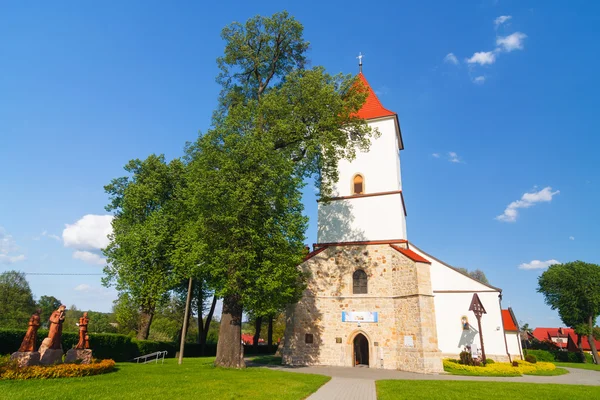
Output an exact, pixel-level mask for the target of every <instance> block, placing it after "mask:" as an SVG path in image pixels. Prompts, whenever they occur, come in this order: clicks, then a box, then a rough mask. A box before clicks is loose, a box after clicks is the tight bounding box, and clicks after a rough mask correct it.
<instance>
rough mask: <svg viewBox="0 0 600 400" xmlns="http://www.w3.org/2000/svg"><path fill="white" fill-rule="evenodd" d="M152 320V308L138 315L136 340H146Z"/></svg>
mask: <svg viewBox="0 0 600 400" xmlns="http://www.w3.org/2000/svg"><path fill="white" fill-rule="evenodd" d="M152 318H154V307H151V308H149V309H148V310H145V311H142V312H141V313H140V325H139V328H138V331H137V335H136V339H137V340H148V335H149V334H150V325H151V324H152Z"/></svg>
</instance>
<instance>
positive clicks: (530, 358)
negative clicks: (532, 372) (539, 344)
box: [525, 354, 537, 364]
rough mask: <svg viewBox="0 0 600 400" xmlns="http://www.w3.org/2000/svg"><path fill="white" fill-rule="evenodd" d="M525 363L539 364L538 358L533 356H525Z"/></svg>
mask: <svg viewBox="0 0 600 400" xmlns="http://www.w3.org/2000/svg"><path fill="white" fill-rule="evenodd" d="M525 361H527V362H528V363H532V364H535V363H536V362H537V358H536V357H535V356H534V355H533V354H527V355H526V356H525Z"/></svg>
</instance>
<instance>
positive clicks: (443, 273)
mask: <svg viewBox="0 0 600 400" xmlns="http://www.w3.org/2000/svg"><path fill="white" fill-rule="evenodd" d="M409 247H410V249H411V250H413V251H415V252H416V253H418V254H420V255H421V256H423V257H425V258H426V259H428V260H430V261H431V287H432V289H433V295H434V303H435V314H436V323H437V333H438V345H439V348H440V350H441V351H442V353H446V354H458V353H460V352H461V351H462V349H463V348H464V347H465V345H467V344H471V343H473V341H476V343H477V345H478V346H479V347H481V344H480V343H481V342H480V340H479V328H478V326H477V318H475V314H473V312H471V311H469V306H470V305H471V300H472V299H473V293H477V295H478V296H479V299H480V300H481V303H482V304H483V307H484V308H485V310H486V312H487V314H484V315H483V317H482V318H481V328H482V330H483V342H484V344H485V352H486V354H487V355H502V356H505V355H506V344H505V342H504V328H503V325H502V311H501V309H500V303H499V298H498V296H499V295H500V291H499V290H496V289H494V288H492V287H490V286H487V285H484V284H482V283H480V282H478V281H476V280H474V279H471V278H470V277H468V276H465V275H463V274H462V273H460V272H458V271H456V270H454V269H453V268H451V267H449V266H447V265H444V264H443V263H441V262H439V261H437V260H436V259H434V258H432V257H431V256H430V255H428V254H426V253H425V252H423V251H422V250H420V249H419V248H417V247H415V246H414V245H413V244H410V245H409ZM463 315H465V316H467V319H468V321H469V324H470V326H471V328H470V329H469V330H463V329H462V326H461V318H462V316H463ZM517 354H518V353H517Z"/></svg>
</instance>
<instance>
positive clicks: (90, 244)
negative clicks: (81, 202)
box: [62, 214, 113, 250]
mask: <svg viewBox="0 0 600 400" xmlns="http://www.w3.org/2000/svg"><path fill="white" fill-rule="evenodd" d="M112 219H113V216H112V215H93V214H88V215H85V216H83V218H81V219H80V220H78V221H77V222H75V223H74V224H66V225H65V226H66V227H65V230H64V231H63V234H62V236H63V242H64V244H65V247H72V248H76V249H80V250H99V249H102V248H104V247H106V246H108V243H109V240H108V235H110V234H111V232H112V226H111V221H112Z"/></svg>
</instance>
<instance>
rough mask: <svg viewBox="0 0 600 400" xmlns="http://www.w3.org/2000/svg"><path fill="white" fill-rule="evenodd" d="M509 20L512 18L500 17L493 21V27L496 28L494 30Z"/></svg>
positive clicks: (508, 16) (507, 16)
mask: <svg viewBox="0 0 600 400" xmlns="http://www.w3.org/2000/svg"><path fill="white" fill-rule="evenodd" d="M511 18H512V16H510V15H501V16H499V17H498V18H496V19H495V20H494V25H495V26H496V28H498V27H499V26H500V25H502V24H503V23H505V22H506V21H508V20H509V19H511Z"/></svg>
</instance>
